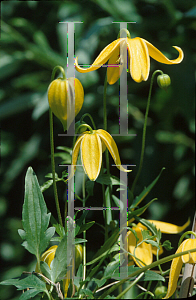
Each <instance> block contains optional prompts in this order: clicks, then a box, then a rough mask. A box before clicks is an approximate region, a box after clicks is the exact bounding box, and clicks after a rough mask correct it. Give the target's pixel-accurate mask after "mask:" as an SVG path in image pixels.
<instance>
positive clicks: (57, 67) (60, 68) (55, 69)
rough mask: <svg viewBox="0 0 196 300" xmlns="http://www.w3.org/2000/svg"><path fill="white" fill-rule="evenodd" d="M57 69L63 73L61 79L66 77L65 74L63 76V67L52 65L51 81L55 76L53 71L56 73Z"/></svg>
mask: <svg viewBox="0 0 196 300" xmlns="http://www.w3.org/2000/svg"><path fill="white" fill-rule="evenodd" d="M57 71H60V72H61V73H62V74H63V79H64V80H65V79H66V76H65V70H64V69H63V67H61V66H56V67H54V69H53V71H52V76H51V81H53V80H54V78H55V73H56V72H57Z"/></svg>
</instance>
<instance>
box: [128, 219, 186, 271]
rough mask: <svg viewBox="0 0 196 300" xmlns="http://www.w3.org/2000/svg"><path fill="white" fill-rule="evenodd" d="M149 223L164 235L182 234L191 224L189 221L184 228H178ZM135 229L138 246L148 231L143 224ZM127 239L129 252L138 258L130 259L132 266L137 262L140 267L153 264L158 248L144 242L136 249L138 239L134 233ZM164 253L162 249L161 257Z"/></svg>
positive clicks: (162, 223) (156, 222)
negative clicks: (144, 231)
mask: <svg viewBox="0 0 196 300" xmlns="http://www.w3.org/2000/svg"><path fill="white" fill-rule="evenodd" d="M148 221H149V222H151V223H153V224H154V225H155V226H156V227H157V229H160V230H161V232H162V233H168V234H176V233H180V232H182V231H183V230H184V229H185V228H186V227H187V226H189V224H190V220H188V221H187V222H186V223H185V224H184V225H183V226H177V225H175V224H171V223H165V222H161V221H154V220H148ZM133 229H134V230H135V232H136V234H137V237H138V239H139V241H138V242H137V244H139V243H140V242H141V241H142V240H143V237H142V230H147V227H146V226H144V225H142V224H141V223H138V224H137V225H136V226H135V227H133ZM127 239H128V240H127V244H128V251H129V252H130V253H131V254H133V255H135V256H136V258H135V257H134V256H133V257H132V258H131V259H130V264H133V263H134V262H135V263H136V264H137V265H138V266H139V267H143V266H145V265H149V264H151V263H152V261H153V254H154V255H156V253H157V248H156V247H155V246H152V245H151V244H147V243H145V242H142V243H141V244H140V245H139V246H138V247H136V238H135V236H134V234H133V232H132V231H128V232H127ZM134 252H135V253H134ZM162 253H163V249H162V247H160V251H159V255H161V254H162ZM137 258H138V259H137ZM142 262H143V263H142Z"/></svg>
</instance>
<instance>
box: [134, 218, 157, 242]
mask: <svg viewBox="0 0 196 300" xmlns="http://www.w3.org/2000/svg"><path fill="white" fill-rule="evenodd" d="M135 219H136V220H137V221H138V222H140V223H142V224H143V225H144V226H146V227H147V228H148V229H149V230H150V231H151V232H152V234H153V235H154V236H156V237H157V239H158V241H160V240H161V236H162V233H161V231H160V229H157V228H156V226H155V225H154V224H153V223H151V222H149V221H148V220H146V219H142V218H140V217H135Z"/></svg>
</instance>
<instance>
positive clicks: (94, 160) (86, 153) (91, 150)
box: [81, 131, 102, 181]
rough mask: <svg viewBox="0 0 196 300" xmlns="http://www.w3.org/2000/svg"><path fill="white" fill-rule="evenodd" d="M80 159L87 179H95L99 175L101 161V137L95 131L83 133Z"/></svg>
mask: <svg viewBox="0 0 196 300" xmlns="http://www.w3.org/2000/svg"><path fill="white" fill-rule="evenodd" d="M81 159H82V164H83V168H84V170H85V172H86V174H87V175H88V177H89V179H90V180H93V181H95V180H96V179H97V177H98V176H99V173H100V170H101V163H102V145H101V139H100V137H99V135H98V134H97V133H96V131H94V133H93V134H90V133H89V134H85V135H84V138H83V140H82V143H81Z"/></svg>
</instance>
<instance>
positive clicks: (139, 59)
mask: <svg viewBox="0 0 196 300" xmlns="http://www.w3.org/2000/svg"><path fill="white" fill-rule="evenodd" d="M127 45H128V52H129V59H130V74H131V77H132V78H133V80H135V81H136V82H141V81H142V80H144V81H146V80H147V79H148V75H149V70H150V58H149V54H148V48H147V46H146V43H145V42H144V40H143V39H141V38H138V37H137V38H134V39H129V38H128V39H127Z"/></svg>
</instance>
